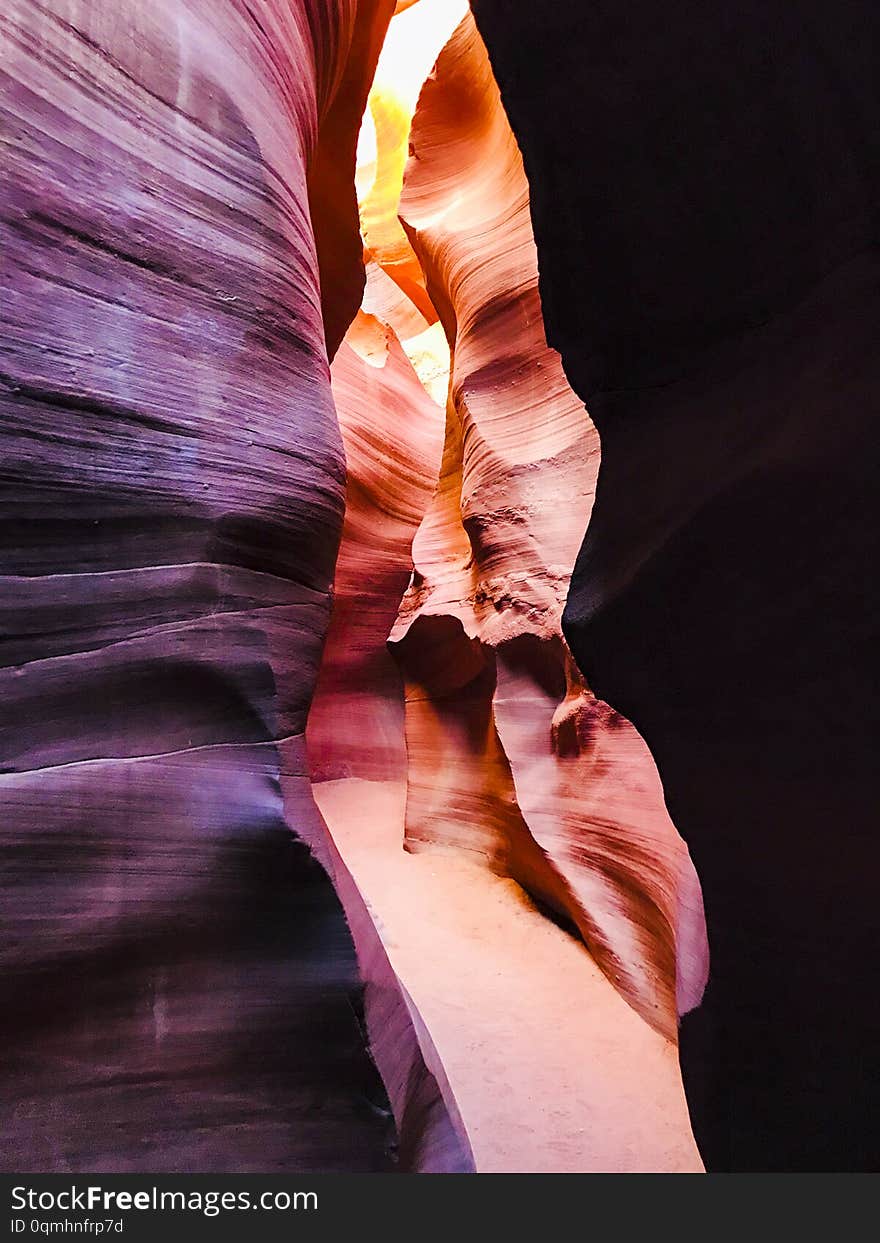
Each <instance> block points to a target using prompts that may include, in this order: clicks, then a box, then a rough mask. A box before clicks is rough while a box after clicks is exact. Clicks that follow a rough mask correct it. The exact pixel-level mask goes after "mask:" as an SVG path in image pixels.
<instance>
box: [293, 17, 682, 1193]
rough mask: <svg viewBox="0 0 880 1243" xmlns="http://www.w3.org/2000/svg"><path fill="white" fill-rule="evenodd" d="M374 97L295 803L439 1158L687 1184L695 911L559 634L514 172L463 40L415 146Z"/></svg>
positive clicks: (570, 524) (635, 743)
mask: <svg viewBox="0 0 880 1243" xmlns="http://www.w3.org/2000/svg"><path fill="white" fill-rule="evenodd" d="M417 8H418V6H414V7H413V9H411V10H410V12H411V13H412V14H413V16H414V17H415V10H416V9H417ZM426 20H427V19H426ZM396 21H398V19H395V22H396ZM396 29H397V28H395V27H394V26H393V27H392V35H390V36H389V42H390V41H391V39H392V37H396V36H395V31H396ZM383 83H384V73H383V68H382V65H381V63H380V71H379V77H378V79H377V87H376V89H375V90H374V95H373V96H372V97H371V115H372V117H373V118H375V126H376V152H375V158H374V159H373V160H372V162H371V163H370V165H369V167H366V168H364V169H362V170H359V180H360V182H361V202H362V205H361V224H362V230H363V234H364V242H365V253H366V255H367V256H368V260H369V262H368V272H367V288H366V293H365V299H364V304H363V306H364V310H363V311H362V313H361V314H360V315H359V316H358V318H357V320H356V322H355V324H354V325H353V326H352V328H351V329H350V330H349V333H348V335H347V338H346V341H345V343H344V344H343V346H342V347H341V349H340V351H339V353H338V354H337V357H336V359H335V361H334V364H333V390H334V397H335V400H336V406H337V410H338V412H339V419H340V426H341V429H342V434H343V440H344V443H345V449H346V457H347V468H348V482H347V503H346V516H345V524H344V528H343V537H342V543H341V548H340V556H339V561H338V565H337V574H336V580H335V594H334V611H333V617H332V621H331V626H330V630H329V633H328V639H327V645H326V647H325V651H324V658H323V661H322V665H321V670H320V674H319V680H318V689H317V693H316V698H315V702H314V705H313V708H312V711H311V714H310V718H309V728H308V751H309V760H310V766H311V772H312V777H313V782H314V790H315V796H316V799H317V801H318V804H319V806H320V808H321V810H322V813H323V815H324V817H325V819H326V821H327V824H328V826H329V830H330V834H331V836H332V839H333V844H334V847H335V849H336V850H337V852H338V855H339V856H340V858H341V859H342V860H343V861H344V863H345V865H346V868H347V872H348V875H349V877H350V878H351V881H352V884H353V885H354V887H355V888H356V889H357V890H358V891H359V892H360V893H361V894H362V896H363V899H364V901H365V903H366V905H367V906H368V907H369V909H370V910H371V912H372V913H373V915H374V919H375V923H376V926H377V928H378V930H379V934H380V937H381V939H382V941H383V943H384V945H385V946H386V948H387V951H388V955H389V959H390V962H391V965H392V967H393V969H394V971H395V973H396V974H397V976H398V979H399V980H400V981H401V982H402V984H403V986H404V988H405V990H406V993H407V997H408V1001H409V1004H410V1005H411V1006H412V1007H413V1008H414V1009H415V1010H416V1011H417V1013H418V1015H419V1019H420V1025H419V1027H418V1030H419V1033H420V1040H421V1041H422V1044H423V1048H424V1056H425V1060H426V1061H427V1062H429V1063H430V1064H431V1066H432V1067H433V1068H434V1074H435V1079H436V1081H437V1083H438V1086H439V1090H440V1093H441V1096H442V1097H443V1100H444V1102H445V1104H446V1110H447V1116H448V1117H449V1119H450V1120H451V1121H452V1135H451V1136H450V1135H449V1133H447V1135H446V1140H445V1141H444V1144H445V1145H446V1148H447V1152H448V1151H452V1145H451V1143H450V1141H451V1139H452V1138H455V1137H457V1139H458V1143H459V1151H461V1148H462V1146H465V1147H467V1148H469V1149H470V1153H471V1154H472V1157H471V1159H472V1160H473V1163H474V1165H475V1167H476V1168H477V1169H478V1170H488V1169H501V1170H517V1169H519V1170H529V1169H566V1170H578V1169H604V1168H620V1169H695V1168H699V1161H698V1158H697V1156H696V1153H695V1151H694V1149H693V1143H692V1139H691V1137H690V1130H689V1126H688V1123H687V1117H686V1113H685V1110H684V1107H683V1099H682V1096H681V1086H680V1081H679V1078H678V1073H677V1068H676V1065H675V1047H674V1041H675V1031H676V984H677V983H678V992H679V998H678V1000H679V1004H680V1005H681V1007H682V1008H688V1007H689V1006H690V1005H693V1004H694V1002H695V1001H696V1000H697V999H698V997H699V994H700V990H701V988H702V984H703V981H704V977H705V965H706V953H705V939H704V930H703V925H702V909H701V902H700V894H699V887H698V885H697V884H696V880H695V878H694V875H693V870H692V868H691V866H690V863H689V860H688V857H687V854H686V851H685V850H684V848H683V846H682V844H681V841H680V839H679V838H678V836H677V834H676V833H675V830H674V828H673V826H672V825H671V823H670V821H669V819H668V816H667V815H666V813H665V809H664V806H663V800H662V791H661V790H660V786H659V781H658V778H657V774H656V770H655V768H654V765H653V762H652V761H651V758H650V756H649V754H648V752H647V750H646V748H645V746H644V744H643V742H642V741H641V739H640V738H639V736H638V734H637V733H636V732H635V730H634V729H633V728H632V726H630V725H629V724H628V723H627V722H626V721H625V720H623V719H622V718H620V717H619V716H617V714H615V713H614V712H612V711H611V710H610V709H609V708H608V707H607V705H605V704H602V703H601V702H599V701H597V700H596V699H595V698H594V696H592V694H591V693H590V691H589V690H588V688H587V687H586V685H585V684H584V682H583V679H582V678H581V677H580V675H579V674H578V672H577V669H576V667H575V666H574V664H573V662H572V660H571V658H570V656H569V655H568V652H567V648H566V645H565V642H564V640H563V638H562V634H561V627H560V618H561V612H562V607H563V603H564V599H565V593H566V590H567V586H568V581H569V576H570V573H571V568H572V565H573V562H574V558H575V554H576V551H577V547H578V545H579V543H580V540H581V538H582V534H583V530H584V528H585V526H586V523H587V521H588V518H589V512H590V506H591V504H592V499H593V494H594V490H595V479H596V472H597V468H598V444H597V440H596V437H595V433H594V432H593V430H592V427H591V425H590V423H589V420H588V418H587V416H586V414H585V412H584V409H583V405H582V403H581V402H580V400H579V399H578V398H577V397H576V396H575V395H574V394H573V393H572V392H571V390H570V389H569V387H568V385H567V383H566V381H565V377H564V376H563V374H562V370H561V366H560V362H559V359H558V356H557V355H556V354H555V353H553V352H552V351H551V350H549V349H548V348H547V346H546V343H545V341H544V337H543V325H542V319H541V308H540V302H539V298H538V292H537V262H536V254H535V249H534V243H533V241H532V235H531V227H530V222H529V209H528V189H527V185H526V181H525V177H524V174H523V170H522V163H521V160H520V157H519V152H518V150H517V147H516V143H515V141H514V139H513V137H512V134H511V132H510V129H509V126H508V125H507V122H506V118H505V116H504V113H503V110H502V109H501V106H500V101H499V97H498V92H497V88H496V87H495V84H494V81H493V79H492V75H491V71H490V69H489V65H488V60H487V58H486V54H485V49H484V48H483V46H482V43H481V42H480V39H479V36H478V35H477V34H476V31H475V28H474V25H473V22H472V21H471V20H470V19H469V18H467V19H465V20H464V21H463V22H462V24H461V25H460V27H459V28H458V30H457V31H456V32H455V34H454V35H453V37H452V39H451V40H450V41H449V42H447V44H446V46H445V47H444V48H443V50H442V52H441V54H440V57H439V59H438V61H437V64H436V66H435V67H434V69H433V70H432V72H431V73H430V75H429V76H428V80H427V81H426V83H425V85H424V87H423V89H422V91H421V94H420V96H419V100H418V108H417V110H416V113H415V118H414V120H413V123H412V129H411V130H409V128H408V118H407V115H406V111H405V108H404V107H403V103H402V102H401V101H400V98H399V97H395V95H394V93H393V92H392V91H391V89H390V87H388V88H387V89H386V87H385V86H383ZM404 145H405V146H406V147H408V150H409V159H408V161H407V162H406V166H405V172H404V169H403V162H402V159H401V158H400V150H401V147H402V146H404ZM401 173H402V174H403V178H402V180H403V197H402V199H401V201H400V205H399V209H398V196H399V194H400V190H401V184H400V182H401V176H400V174H401ZM398 210H399V213H400V222H402V225H403V227H402V228H401V225H400V223H399V222H398ZM428 298H430V301H426V299H428ZM435 308H436V309H435ZM438 312H439V317H440V320H441V321H442V327H443V329H444V330H445V335H446V337H447V339H448V345H449V347H450V349H451V353H452V371H451V382H450V386H449V400H448V402H447V403H446V408H445V411H444V410H443V408H442V407H441V406H439V405H438V404H436V403H435V402H433V401H432V400H431V396H432V394H433V396H434V397H435V398H437V397H439V396H440V390H439V385H438V383H437V371H438V368H440V367H441V366H442V359H441V357H440V351H438V350H437V349H436V342H435V343H434V351H435V352H434V357H433V359H429V360H426V359H425V358H424V357H421V356H420V355H419V353H418V351H417V350H416V348H415V345H414V343H415V342H416V341H417V340H420V339H422V337H421V334H424V333H425V331H426V329H427V328H428V326H429V325H430V324H431V323H432V321H434V320H435V319H436V317H437V315H438ZM408 356H409V357H408ZM410 358H413V359H414V360H415V362H416V366H417V368H418V373H417V371H416V370H414V369H413V367H412V366H411V364H410V361H409V359H410ZM420 380H421V382H420ZM441 400H442V398H441ZM389 635H390V639H391V642H390V644H389V643H388V642H387V641H388V639H389ZM389 647H390V649H391V652H390V653H389ZM404 852H405V853H404ZM533 900H534V901H533ZM535 901H537V902H538V904H539V905H538V906H536V905H535V904H534V902H535ZM560 923H562V924H564V925H565V927H566V928H568V929H569V930H570V932H573V933H574V937H572V936H571V935H569V932H564V931H561V930H560V928H559V927H557V924H560ZM676 953H677V955H678V961H679V967H680V970H679V979H678V981H677V980H676ZM595 964H598V965H599V967H601V969H602V971H604V972H605V975H606V977H607V980H610V981H611V984H612V985H613V988H612V987H610V986H609V985H608V983H607V982H606V981H605V980H603V979H602V976H601V975H600V974H599V972H598V971H597V970H596V966H595ZM614 990H618V993H619V995H618V994H617V993H615V991H614ZM621 997H625V998H626V999H627V1001H628V1002H629V1003H630V1005H631V1006H632V1007H633V1009H630V1008H628V1007H627V1005H626V1004H624V1003H623V1002H622V1001H621V1000H620V998H621ZM586 1016H589V1022H585V1018H586ZM548 1029H549V1030H550V1032H552V1033H553V1035H552V1038H551V1039H550V1040H548V1039H547V1035H548ZM575 1049H576V1050H577V1052H574V1050H575ZM563 1050H564V1052H563ZM381 1065H382V1063H381V1059H380V1066H381ZM584 1068H586V1069H584ZM500 1099H503V1100H504V1101H505V1102H509V1107H507V1106H505V1107H502V1108H501V1109H499V1100H500ZM588 1115H589V1116H590V1117H591V1118H593V1120H594V1126H592V1127H591V1126H587V1125H585V1118H586V1117H587V1116H588ZM599 1119H601V1122H599V1121H598V1120H599ZM442 1146H443V1145H441V1147H442ZM447 1160H448V1158H447ZM445 1168H454V1167H453V1166H451V1165H448V1164H447V1165H446V1167H445Z"/></svg>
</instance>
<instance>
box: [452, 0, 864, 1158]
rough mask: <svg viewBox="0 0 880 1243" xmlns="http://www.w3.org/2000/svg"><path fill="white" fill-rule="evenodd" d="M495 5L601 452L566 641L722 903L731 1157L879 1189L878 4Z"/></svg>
mask: <svg viewBox="0 0 880 1243" xmlns="http://www.w3.org/2000/svg"><path fill="white" fill-rule="evenodd" d="M473 8H474V12H475V15H476V17H477V20H478V23H479V25H480V28H481V31H482V33H483V35H484V37H485V39H486V42H487V44H488V47H489V50H490V53H491V58H492V63H493V67H494V70H495V73H496V76H497V79H498V81H499V84H500V87H501V92H502V96H503V99H504V103H505V107H506V109H507V112H508V115H509V116H510V119H511V123H512V125H513V129H514V131H515V133H516V135H517V138H518V141H519V144H520V147H521V148H522V151H523V155H524V159H525V167H526V170H527V172H528V176H529V181H530V185H531V189H532V217H533V220H534V226H535V236H536V240H537V245H538V253H539V259H540V269H541V294H542V301H543V306H544V317H545V322H546V325H547V332H548V338H549V340H550V342H551V344H552V345H554V346H555V347H556V348H557V349H559V350H560V351H561V354H562V358H563V362H564V365H565V369H566V373H567V375H568V377H569V380H570V381H571V383H572V385H573V387H574V388H575V389H576V390H577V392H578V394H579V395H580V397H582V398H583V399H585V400H586V403H587V405H588V408H589V410H590V413H591V415H592V418H593V419H594V421H595V423H596V426H597V428H598V429H599V432H600V434H601V443H602V467H601V472H600V477H599V484H598V489H597V496H596V504H595V507H594V510H593V514H592V518H591V522H590V527H589V531H588V534H587V538H586V541H585V543H584V545H583V548H582V550H581V552H580V554H579V557H578V561H577V565H576V568H575V571H574V575H573V579H572V585H571V589H570V592H569V597H568V604H567V606H566V613H565V622H564V629H565V633H566V636H567V638H568V641H569V643H570V645H571V648H572V650H573V652H574V655H575V657H576V659H577V661H578V664H579V665H580V667H581V669H582V670H583V671H584V673H585V674H586V676H587V678H588V680H589V682H590V684H591V686H592V687H593V688H594V690H595V691H596V693H597V694H599V695H601V696H603V697H604V698H606V699H607V700H608V701H609V702H610V703H611V704H612V705H613V706H614V707H615V708H616V709H618V710H619V711H622V712H623V713H624V714H625V715H626V716H628V717H629V718H630V719H632V720H633V721H634V723H635V724H636V726H637V727H638V728H639V730H640V731H641V733H642V734H643V735H644V737H645V739H646V740H647V742H648V744H649V746H650V747H651V750H652V752H653V754H654V756H655V757H656V759H657V762H658V766H659V769H660V772H661V775H662V778H663V783H664V788H665V791H666V798H667V803H668V806H669V808H670V811H671V813H672V815H673V817H674V820H675V823H676V825H677V827H678V828H679V830H680V831H681V832H682V833H683V835H684V837H685V838H686V840H687V841H688V843H689V845H690V848H691V851H692V853H693V856H694V860H695V863H696V865H697V869H698V872H699V874H700V878H701V880H702V884H703V889H704V894H705V899H706V909H707V919H708V927H709V941H710V947H711V955H712V969H711V976H710V982H709V987H708V992H707V995H706V999H705V1001H704V1003H703V1005H702V1007H701V1008H700V1009H699V1010H697V1011H695V1013H694V1014H693V1015H692V1016H690V1017H688V1018H687V1019H685V1022H684V1027H683V1068H684V1071H685V1077H686V1085H687V1089H688V1096H689V1102H690V1107H691V1115H692V1118H693V1121H694V1126H695V1130H696V1134H697V1138H698V1141H699V1143H700V1148H701V1151H702V1153H703V1155H704V1157H705V1159H706V1161H707V1163H708V1164H709V1166H710V1168H716V1169H731V1168H732V1169H759V1170H763V1169H770V1170H773V1169H775V1170H786V1169H807V1170H815V1169H876V1168H877V1164H878V1161H880V1132H878V1121H877V1119H878V1117H880V1108H878V1106H880V1100H878V1087H880V1076H878V1073H877V1056H876V1050H877V1047H878V1039H880V1003H878V992H877V989H876V987H875V982H874V976H875V970H874V948H875V947H876V944H877V926H878V925H877V901H876V893H875V889H876V882H875V878H876V872H877V862H878V855H877V845H876V836H875V832H874V826H873V819H874V818H873V815H872V811H871V809H872V807H873V805H874V801H875V800H874V787H875V776H874V768H875V761H874V756H873V751H874V743H873V738H874V737H876V726H877V699H876V695H875V693H874V690H873V685H872V679H871V677H870V673H869V671H870V669H871V668H872V661H871V659H870V658H871V655H872V654H873V652H874V651H876V634H877V626H876V606H875V603H874V601H875V600H876V593H875V591H874V590H873V575H872V568H873V565H874V563H875V562H876V557H875V556H874V555H873V554H874V551H875V546H874V534H873V533H874V532H875V531H876V529H877V524H876V518H877V514H876V499H875V498H876V494H877V493H876V482H875V481H876V475H877V435H876V428H875V423H876V406H877V394H878V390H880V371H878V355H877V349H876V336H877V330H876V326H877V322H878V312H880V305H878V259H877V250H876V246H877V170H878V168H880V161H878V151H877V132H878V131H877V124H876V119H877V111H878V98H877V92H878V83H880V72H878V70H880V64H878V56H877V51H878V38H877V35H878V24H877V15H876V11H875V10H874V8H873V6H870V5H868V4H866V3H856V4H852V5H847V6H845V8H844V9H843V10H841V9H840V8H839V7H835V6H829V5H825V4H820V3H818V2H815V0H796V2H794V3H791V2H789V0H785V2H784V3H783V2H780V3H775V2H774V3H770V4H763V5H760V6H753V5H745V6H734V7H733V8H731V7H730V6H728V5H721V4H715V3H708V4H706V3H701V4H684V5H678V6H675V7H674V8H672V9H670V8H668V7H666V8H662V9H661V8H658V6H656V5H653V4H648V3H637V4H634V5H628V6H626V8H625V9H622V8H618V9H614V7H613V6H607V5H584V4H581V3H578V2H577V0H562V2H561V3H558V4H554V5H552V6H536V5H533V4H528V3H501V2H500V0H474V4H473ZM584 439H585V440H586V433H585V434H584Z"/></svg>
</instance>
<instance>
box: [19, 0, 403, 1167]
mask: <svg viewBox="0 0 880 1243" xmlns="http://www.w3.org/2000/svg"><path fill="white" fill-rule="evenodd" d="M390 10H391V6H390V4H387V3H371V2H369V0H362V2H360V3H354V2H353V0H339V2H336V0H326V2H325V0H314V2H312V3H306V2H305V0H303V2H302V3H300V2H299V0H296V2H295V3H284V4H282V3H273V2H271V0H265V2H256V0H255V2H253V3H250V4H244V3H230V4H223V5H217V4H213V3H202V2H201V0H188V2H182V0H175V2H174V3H165V2H164V0H159V2H157V3H155V4H151V5H146V6H145V5H140V4H129V3H116V2H114V3H103V2H93V3H75V2H73V0H71V2H69V3H65V2H63V0H55V2H54V3H52V4H50V5H48V6H44V5H39V4H36V3H25V2H23V0H13V3H12V5H11V6H7V7H6V10H5V12H4V15H3V17H2V39H3V49H2V72H3V110H4V128H5V134H6V139H7V141H6V144H5V150H6V157H7V162H6V166H5V169H4V185H3V195H2V213H3V214H2V230H3V289H2V316H3V333H2V341H0V351H2V365H0V371H2V406H3V425H2V449H3V461H4V466H3V492H2V501H0V522H2V532H3V541H2V544H3V555H2V575H3V578H2V614H3V622H2V648H0V653H2V669H0V683H2V696H0V699H2V704H3V717H2V720H0V740H2V773H0V799H2V803H3V815H2V835H3V856H4V858H3V867H4V879H3V889H4V898H3V907H4V922H5V928H4V935H3V960H4V970H3V986H2V987H3V1010H4V1013H5V1015H6V1016H7V1020H8V1021H7V1030H6V1034H5V1042H4V1060H5V1063H6V1067H5V1074H4V1080H3V1093H4V1104H3V1115H4V1129H6V1130H7V1131H8V1136H7V1138H6V1140H5V1142H4V1145H3V1151H4V1156H3V1162H4V1165H9V1166H11V1167H13V1168H18V1169H37V1170H65V1171H67V1170H73V1171H77V1170H94V1169H101V1170H144V1169H149V1170H157V1171H163V1170H164V1171H171V1170H183V1171H186V1170H193V1169H197V1170H204V1171H211V1170H218V1171H219V1170H240V1171H243V1170H254V1171H268V1170H273V1171H276V1170H278V1171H282V1170H287V1171H289V1170H311V1171H315V1170H331V1169H345V1170H364V1171H368V1170H373V1171H375V1170H390V1169H394V1168H397V1167H396V1165H395V1161H394V1157H393V1147H394V1142H395V1137H394V1126H393V1121H392V1118H391V1111H390V1109H389V1104H388V1099H387V1097H386V1094H385V1091H384V1089H383V1087H382V1084H381V1081H380V1080H379V1077H378V1075H377V1073H376V1070H375V1067H374V1065H373V1062H372V1060H371V1058H370V1056H369V1054H368V1051H367V1049H366V1047H365V1044H366V1042H365V1038H364V1034H363V1028H362V1023H361V1022H360V1020H359V1017H358V1015H359V1011H360V1004H361V1003H360V993H361V985H360V979H359V972H358V966H357V963H356V959H355V952H354V947H353V944H352V938H351V934H350V932H349V928H348V926H347V923H346V920H345V918H344V916H343V912H342V909H341V907H340V904H339V899H338V898H337V896H336V893H335V892H334V890H333V888H332V886H331V883H330V881H329V879H328V877H327V875H326V873H325V872H324V870H323V869H322V868H321V867H320V866H319V865H318V863H317V862H315V861H314V859H313V858H312V857H311V854H310V852H309V850H308V849H307V847H306V846H305V845H304V844H303V841H302V840H300V839H305V840H309V839H310V838H311V837H317V836H318V835H319V834H320V832H321V829H320V824H319V820H318V816H317V812H316V810H315V807H314V803H313V801H312V798H311V792H310V787H309V784H308V779H307V777H298V776H297V774H298V773H301V772H302V769H303V765H302V763H301V762H300V760H299V756H298V752H299V750H301V740H302V735H303V731H304V728H305V716H306V712H307V709H308V705H309V701H310V698H311V693H312V688H313V684H314V679H315V675H316V672H317V667H318V664H319V660H320V653H321V647H322V641H323V636H324V630H325V628H326V624H327V618H328V614H329V590H330V584H331V580H332V575H333V565H334V558H335V554H336V549H337V545H338V540H339V532H340V526H341V520H342V510H343V486H344V460H343V454H342V446H341V442H340V438H339V431H338V427H337V423H336V418H335V413H334V409H333V402H332V397H331V392H330V385H329V375H328V366H327V354H326V349H325V324H324V321H323V320H322V315H321V300H320V296H319V284H318V271H319V260H318V255H317V253H316V247H315V241H314V238H313V231H312V223H311V220H312V216H313V215H317V214H318V213H320V215H321V221H322V224H321V228H320V229H319V242H320V241H321V239H322V237H323V244H322V247H321V249H322V251H323V254H324V258H325V259H326V260H327V262H328V263H330V265H331V268H332V269H333V270H334V271H335V270H336V268H337V267H338V266H339V265H343V267H344V271H343V270H342V268H341V267H340V269H339V272H338V273H337V275H336V276H334V279H333V285H332V288H330V289H329V296H328V287H326V286H325V298H324V308H325V315H326V319H327V331H326V336H327V340H328V342H329V343H330V345H331V348H332V346H333V344H334V341H335V340H336V339H337V338H338V337H339V336H341V327H340V324H342V323H344V324H347V322H348V320H349V319H350V318H351V317H352V316H353V314H354V312H355V310H356V307H357V303H358V301H359V298H360V293H361V289H362V286H363V272H362V269H361V250H360V243H359V239H358V237H357V217H356V212H355V203H354V193H353V189H351V190H350V192H349V194H348V197H347V198H343V199H339V198H338V197H337V186H336V184H335V183H336V180H337V179H339V178H341V179H342V181H343V182H345V181H346V179H347V181H348V182H350V181H351V180H352V178H353V166H354V150H355V142H356V133H357V126H358V123H359V118H360V114H361V112H362V110H363V104H364V100H365V97H366V92H367V88H368V84H369V80H370V77H371V74H372V67H373V66H372V63H371V57H372V60H375V55H376V54H377V53H378V44H379V42H380V40H381V33H382V27H383V23H384V22H386V21H387V19H388V17H389V16H390ZM325 143H330V144H332V145H333V147H334V151H335V155H334V156H333V160H335V161H339V163H331V165H330V172H329V174H328V171H327V170H328V165H327V163H326V155H325V154H324V146H323V144H325ZM348 165H350V167H348ZM346 170H347V171H346ZM328 196H329V198H330V199H332V200H333V204H332V210H331V206H327V207H326V210H325V207H324V206H323V204H325V201H326V199H327V197H328ZM310 200H311V211H310ZM328 248H329V249H328ZM331 252H332V257H331ZM322 266H323V265H322ZM291 830H293V834H292V833H291Z"/></svg>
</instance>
